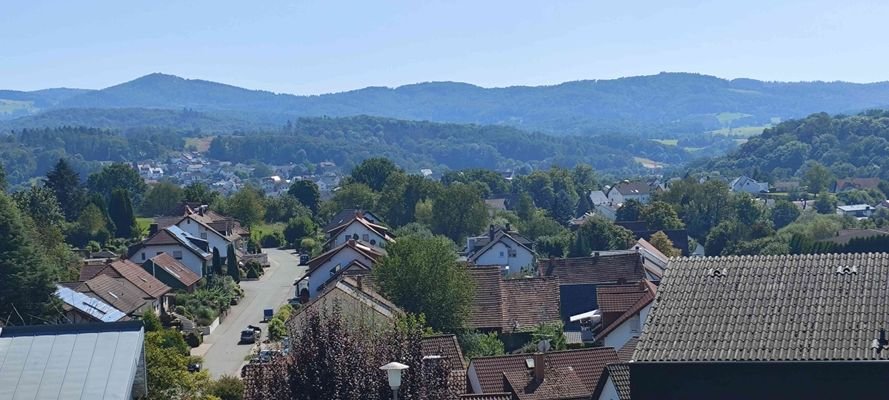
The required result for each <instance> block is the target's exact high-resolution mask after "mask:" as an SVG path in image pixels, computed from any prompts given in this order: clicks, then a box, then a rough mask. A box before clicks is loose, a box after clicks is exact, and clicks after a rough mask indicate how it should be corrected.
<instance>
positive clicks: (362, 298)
mask: <svg viewBox="0 0 889 400" xmlns="http://www.w3.org/2000/svg"><path fill="white" fill-rule="evenodd" d="M368 280H370V277H369V276H363V275H356V276H339V277H337V279H335V280H334V281H332V282H331V283H330V284H328V285H326V286H325V287H324V288H323V289H322V290H321V291H320V292H319V293H317V294H316V295H315V296H314V297H313V298H312V299H311V300H310V301H309V302H307V303H305V304H304V305H303V306H302V307H300V308H299V310H298V311H297V313H296V314H294V316H293V318H291V319H290V321H289V322H288V324H289V325H290V326H291V327H292V328H295V329H300V327H301V326H303V325H304V324H305V323H306V318H308V316H310V315H312V313H317V314H319V315H323V314H325V313H329V312H332V311H333V309H334V307H338V308H339V312H340V313H341V314H342V315H343V317H344V318H345V319H346V320H349V321H362V322H363V323H367V324H381V325H382V324H387V323H389V322H391V321H394V320H395V318H397V317H398V316H399V315H402V314H404V312H403V311H402V310H401V309H400V308H398V306H396V305H395V304H393V303H392V302H390V301H389V300H387V299H386V298H385V297H383V296H382V295H380V294H379V293H377V291H376V290H374V288H373V287H372V285H370V284H368V283H369V282H367V281H368Z"/></svg>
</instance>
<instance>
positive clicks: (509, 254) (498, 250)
mask: <svg viewBox="0 0 889 400" xmlns="http://www.w3.org/2000/svg"><path fill="white" fill-rule="evenodd" d="M536 258H537V254H536V253H534V250H532V249H531V248H530V247H528V246H526V245H524V244H522V243H519V241H518V240H516V239H514V238H513V237H512V236H510V235H509V234H508V233H506V232H503V231H499V232H497V234H496V235H495V236H494V239H493V240H491V241H490V242H488V244H487V245H485V246H484V247H482V248H481V249H479V250H477V251H475V252H474V253H472V254H469V255H467V258H466V259H467V261H469V262H471V263H473V264H475V265H499V266H502V267H508V273H517V272H519V271H522V270H528V269H529V268H532V267H533V266H534V262H535V259H536Z"/></svg>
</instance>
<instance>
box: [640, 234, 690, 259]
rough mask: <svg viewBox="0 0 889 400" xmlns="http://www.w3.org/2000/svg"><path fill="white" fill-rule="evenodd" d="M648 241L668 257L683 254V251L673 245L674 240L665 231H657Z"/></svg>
mask: <svg viewBox="0 0 889 400" xmlns="http://www.w3.org/2000/svg"><path fill="white" fill-rule="evenodd" d="M648 242H649V243H651V245H652V246H654V248H656V249H658V250H659V251H660V252H661V253H664V255H665V256H667V257H679V256H681V255H682V251H681V250H679V249H677V248H676V247H673V241H672V240H670V238H669V237H667V234H666V233H664V232H663V231H657V232H655V233H654V234H653V235H651V237H650V238H649V239H648Z"/></svg>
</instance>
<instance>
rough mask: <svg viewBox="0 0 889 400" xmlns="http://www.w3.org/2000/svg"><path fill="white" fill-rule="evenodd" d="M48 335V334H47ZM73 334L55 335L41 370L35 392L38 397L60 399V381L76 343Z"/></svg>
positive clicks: (66, 371) (63, 376)
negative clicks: (39, 383)
mask: <svg viewBox="0 0 889 400" xmlns="http://www.w3.org/2000/svg"><path fill="white" fill-rule="evenodd" d="M47 337H49V336H47ZM76 341H77V340H76V338H75V336H74V335H63V336H56V337H55V340H54V341H53V344H52V352H51V353H50V355H49V359H48V360H47V362H46V368H45V369H44V370H43V381H42V385H40V390H39V391H38V392H37V398H38V399H46V400H50V399H61V398H63V397H61V391H62V382H64V381H65V375H66V374H67V373H68V362H69V361H70V359H71V352H72V351H73V350H74V344H75V343H76Z"/></svg>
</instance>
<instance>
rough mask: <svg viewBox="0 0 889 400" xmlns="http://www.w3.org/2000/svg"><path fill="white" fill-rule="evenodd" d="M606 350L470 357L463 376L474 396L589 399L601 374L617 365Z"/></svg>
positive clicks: (548, 399) (555, 399)
mask: <svg viewBox="0 0 889 400" xmlns="http://www.w3.org/2000/svg"><path fill="white" fill-rule="evenodd" d="M618 361H619V360H618V358H617V352H615V351H614V349H613V348H610V347H596V348H587V349H580V350H566V351H554V352H549V353H536V354H511V355H503V356H494V357H479V358H474V359H472V360H471V361H470V363H469V369H468V371H467V373H466V375H467V377H468V378H469V388H468V389H469V390H470V391H471V392H472V393H475V394H499V393H510V394H512V395H513V396H514V397H513V398H517V399H546V400H560V399H589V398H590V397H591V396H592V394H593V391H595V390H596V387H598V385H599V378H600V377H601V376H602V371H603V370H604V369H605V367H606V366H607V365H608V364H612V363H617V362H618Z"/></svg>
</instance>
